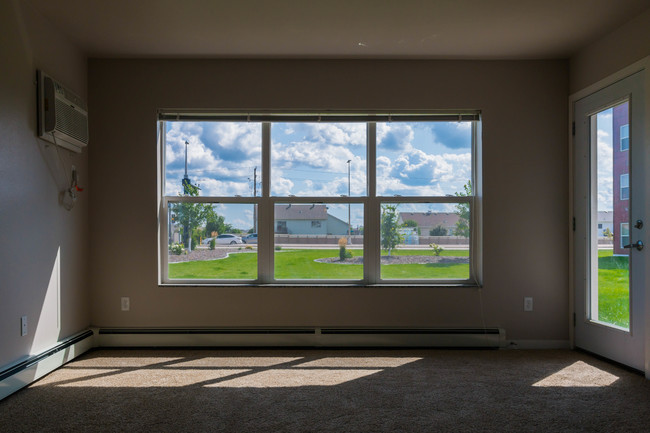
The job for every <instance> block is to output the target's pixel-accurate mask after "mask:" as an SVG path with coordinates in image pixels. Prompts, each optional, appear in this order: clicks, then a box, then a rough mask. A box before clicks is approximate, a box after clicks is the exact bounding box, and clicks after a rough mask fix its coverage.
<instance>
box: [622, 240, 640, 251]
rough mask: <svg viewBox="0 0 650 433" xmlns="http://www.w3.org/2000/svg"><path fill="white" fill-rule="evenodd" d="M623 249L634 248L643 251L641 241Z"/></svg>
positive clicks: (624, 246)
mask: <svg viewBox="0 0 650 433" xmlns="http://www.w3.org/2000/svg"><path fill="white" fill-rule="evenodd" d="M623 248H636V249H637V250H639V251H641V250H642V249H643V241H636V242H635V243H633V244H629V245H623Z"/></svg>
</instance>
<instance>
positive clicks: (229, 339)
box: [97, 327, 505, 348]
mask: <svg viewBox="0 0 650 433" xmlns="http://www.w3.org/2000/svg"><path fill="white" fill-rule="evenodd" d="M97 334H98V336H97V338H98V342H97V345H98V346H99V347H459V348H460V347H467V348H472V347H476V348H499V347H503V346H504V344H505V331H504V330H503V329H500V328H454V329H441V328H334V327H332V328H100V329H99V330H98V331H97Z"/></svg>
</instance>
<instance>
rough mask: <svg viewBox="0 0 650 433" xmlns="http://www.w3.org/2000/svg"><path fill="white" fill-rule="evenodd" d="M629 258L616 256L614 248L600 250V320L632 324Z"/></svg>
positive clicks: (614, 323)
mask: <svg viewBox="0 0 650 433" xmlns="http://www.w3.org/2000/svg"><path fill="white" fill-rule="evenodd" d="M628 269H629V259H628V258H627V257H614V255H613V251H612V250H599V251H598V320H599V321H601V322H605V323H611V324H613V325H617V326H621V327H623V328H628V327H629V326H630V291H629V287H630V280H629V272H628Z"/></svg>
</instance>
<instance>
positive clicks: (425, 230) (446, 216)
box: [399, 211, 460, 236]
mask: <svg viewBox="0 0 650 433" xmlns="http://www.w3.org/2000/svg"><path fill="white" fill-rule="evenodd" d="M459 218H460V217H459V216H458V214H456V213H453V212H431V211H429V212H400V214H399V223H400V224H404V221H408V220H412V221H415V222H416V223H417V226H418V228H419V229H420V235H421V236H429V231H430V230H432V229H434V228H436V227H439V226H440V227H442V228H444V229H445V231H446V236H454V233H455V231H456V223H457V222H458V219H459Z"/></svg>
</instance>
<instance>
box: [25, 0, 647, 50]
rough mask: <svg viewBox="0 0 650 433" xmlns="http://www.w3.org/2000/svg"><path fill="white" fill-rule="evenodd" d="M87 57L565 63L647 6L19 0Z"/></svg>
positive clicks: (620, 2)
mask: <svg viewBox="0 0 650 433" xmlns="http://www.w3.org/2000/svg"><path fill="white" fill-rule="evenodd" d="M26 1H28V2H29V3H31V5H32V6H33V7H34V8H35V9H36V10H38V11H40V12H41V13H42V14H43V15H45V17H46V18H47V19H48V20H49V21H50V22H51V23H52V24H53V25H55V26H56V27H57V28H58V29H59V30H60V31H61V32H63V33H64V34H66V35H67V36H68V37H69V38H70V40H72V41H73V43H74V44H76V45H77V46H79V47H80V48H81V49H82V50H83V51H84V52H85V53H86V54H87V55H88V56H89V57H208V58H220V57H234V58H472V59H523V58H526V59H531V58H566V57H568V56H570V55H571V54H572V53H574V52H575V51H577V50H578V49H579V48H581V47H583V46H585V45H587V44H588V43H590V42H592V41H594V40H596V39H598V38H599V37H600V36H602V35H604V34H606V33H608V32H610V31H612V30H614V29H616V28H617V27H618V26H620V25H622V24H623V23H625V22H627V21H629V20H630V19H633V18H634V17H635V16H636V15H638V14H639V13H640V12H642V11H644V10H645V9H648V8H650V0H275V1H272V0H26Z"/></svg>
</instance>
